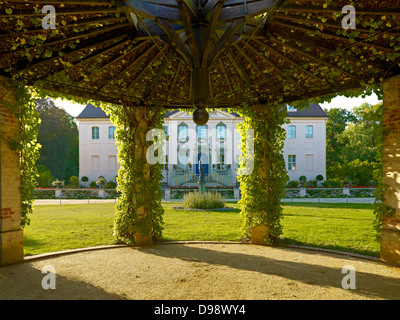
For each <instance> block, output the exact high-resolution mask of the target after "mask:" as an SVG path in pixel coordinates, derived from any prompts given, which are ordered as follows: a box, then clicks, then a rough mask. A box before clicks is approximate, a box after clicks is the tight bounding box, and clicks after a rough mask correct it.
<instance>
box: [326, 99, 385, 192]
mask: <svg viewBox="0 0 400 320" xmlns="http://www.w3.org/2000/svg"><path fill="white" fill-rule="evenodd" d="M325 111H326V112H327V113H328V115H329V116H330V118H329V119H328V121H327V176H328V178H329V179H337V180H350V181H351V182H352V183H353V184H361V185H368V184H369V183H370V181H371V180H374V181H377V180H378V179H377V172H378V170H379V169H380V168H381V165H382V161H381V152H382V150H381V149H382V141H381V136H382V103H379V104H376V105H371V104H368V103H364V104H362V105H361V106H358V107H355V108H353V109H352V110H351V111H348V110H346V109H340V108H338V109H337V108H335V109H331V110H325Z"/></svg>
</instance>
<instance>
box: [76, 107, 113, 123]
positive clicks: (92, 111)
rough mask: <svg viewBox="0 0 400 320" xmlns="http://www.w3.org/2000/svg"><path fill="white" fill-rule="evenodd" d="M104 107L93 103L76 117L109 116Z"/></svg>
mask: <svg viewBox="0 0 400 320" xmlns="http://www.w3.org/2000/svg"><path fill="white" fill-rule="evenodd" d="M109 117H110V116H108V115H107V114H106V113H105V112H104V111H103V109H101V108H98V107H96V106H94V105H92V104H91V103H88V105H87V106H86V107H85V109H83V111H82V112H81V113H80V114H79V115H78V116H77V117H76V118H77V119H85V118H109Z"/></svg>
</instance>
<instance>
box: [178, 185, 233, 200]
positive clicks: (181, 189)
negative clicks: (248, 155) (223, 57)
mask: <svg viewBox="0 0 400 320" xmlns="http://www.w3.org/2000/svg"><path fill="white" fill-rule="evenodd" d="M170 189H171V199H183V196H184V195H185V194H188V193H190V192H197V191H198V190H199V187H198V186H190V187H187V186H173V187H170ZM233 189H234V187H232V186H231V187H225V186H215V187H213V186H206V191H215V192H218V193H220V194H221V196H222V197H223V198H225V199H233V197H234V195H233Z"/></svg>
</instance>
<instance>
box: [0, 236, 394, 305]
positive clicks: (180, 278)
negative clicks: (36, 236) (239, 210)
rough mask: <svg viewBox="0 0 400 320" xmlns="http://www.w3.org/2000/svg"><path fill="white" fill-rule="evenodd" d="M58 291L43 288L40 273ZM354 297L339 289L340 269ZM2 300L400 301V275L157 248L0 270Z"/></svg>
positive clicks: (288, 254)
mask: <svg viewBox="0 0 400 320" xmlns="http://www.w3.org/2000/svg"><path fill="white" fill-rule="evenodd" d="M46 265H51V266H53V267H54V268H55V271H56V289H55V290H51V289H49V290H44V289H43V288H42V285H41V283H42V279H43V277H44V276H45V274H42V268H43V267H44V266H46ZM348 265H351V266H353V267H354V268H355V270H356V289H354V290H353V289H348V290H345V289H343V288H342V285H341V283H342V279H343V277H344V276H346V274H342V268H343V267H345V266H348ZM1 299H63V300H66V299H152V300H158V299H167V300H174V299H189V300H191V299H227V300H228V299H233V300H236V299H241V300H246V299H257V300H258V299H324V300H330V299H400V268H394V267H390V266H388V265H386V264H383V263H380V262H376V261H370V260H366V259H360V258H356V257H351V256H345V255H339V254H333V253H325V252H316V251H309V250H303V249H297V248H296V249H295V248H284V247H264V246H255V245H247V244H211V243H205V244H199V243H197V244H160V245H154V246H151V247H144V248H136V247H119V248H113V249H103V250H95V251H86V252H78V253H73V254H65V255H60V256H56V257H49V258H43V259H38V260H32V261H27V262H25V263H22V264H18V265H13V266H6V267H2V268H0V300H1Z"/></svg>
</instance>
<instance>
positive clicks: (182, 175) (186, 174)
mask: <svg viewBox="0 0 400 320" xmlns="http://www.w3.org/2000/svg"><path fill="white" fill-rule="evenodd" d="M210 171H211V172H209V173H207V174H205V181H206V182H216V183H220V184H222V185H225V186H232V170H231V169H211V170H210ZM199 176H200V175H199V174H198V173H195V169H176V170H172V177H171V178H172V185H173V186H174V187H175V186H180V185H182V184H184V183H197V182H198V181H199Z"/></svg>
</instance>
